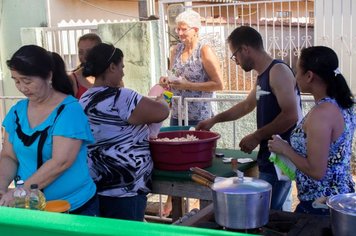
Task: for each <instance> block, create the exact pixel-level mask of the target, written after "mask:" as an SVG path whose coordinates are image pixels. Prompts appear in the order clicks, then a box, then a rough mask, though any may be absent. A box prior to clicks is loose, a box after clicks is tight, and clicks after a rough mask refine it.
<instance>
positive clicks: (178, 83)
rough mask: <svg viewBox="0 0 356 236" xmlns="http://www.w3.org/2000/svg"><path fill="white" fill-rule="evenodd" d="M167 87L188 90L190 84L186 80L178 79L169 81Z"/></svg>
mask: <svg viewBox="0 0 356 236" xmlns="http://www.w3.org/2000/svg"><path fill="white" fill-rule="evenodd" d="M168 84H169V86H170V87H172V88H175V89H182V90H183V89H184V90H189V88H190V87H189V84H190V82H189V81H188V80H187V79H186V78H182V77H180V79H177V80H171V81H169V82H168Z"/></svg>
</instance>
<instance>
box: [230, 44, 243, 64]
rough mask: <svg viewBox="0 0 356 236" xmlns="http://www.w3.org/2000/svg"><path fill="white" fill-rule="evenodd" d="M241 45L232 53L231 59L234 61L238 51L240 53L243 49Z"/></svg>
mask: <svg viewBox="0 0 356 236" xmlns="http://www.w3.org/2000/svg"><path fill="white" fill-rule="evenodd" d="M241 49H242V48H241V47H238V48H237V49H236V50H235V52H233V53H232V55H231V57H230V59H231V60H232V61H234V62H236V56H235V55H236V53H238V52H239V51H241Z"/></svg>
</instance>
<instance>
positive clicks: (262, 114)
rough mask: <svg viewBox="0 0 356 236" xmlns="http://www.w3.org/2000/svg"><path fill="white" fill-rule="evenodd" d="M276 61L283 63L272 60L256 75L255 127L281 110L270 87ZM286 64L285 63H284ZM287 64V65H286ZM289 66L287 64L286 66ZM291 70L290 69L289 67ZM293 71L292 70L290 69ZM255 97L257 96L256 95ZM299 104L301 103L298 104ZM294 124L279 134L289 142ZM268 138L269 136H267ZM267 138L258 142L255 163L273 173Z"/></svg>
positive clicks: (262, 169) (265, 170)
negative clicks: (272, 69) (272, 70)
mask: <svg viewBox="0 0 356 236" xmlns="http://www.w3.org/2000/svg"><path fill="white" fill-rule="evenodd" d="M278 63H283V64H285V63H284V62H283V61H280V60H273V61H272V63H271V64H270V65H269V66H268V68H267V69H266V70H265V71H264V72H263V73H262V74H260V75H259V76H258V77H257V89H256V94H261V95H260V96H259V99H258V100H257V112H256V115H257V128H258V129H259V128H261V127H263V126H265V125H267V124H269V123H270V122H272V121H273V120H274V119H275V118H276V117H277V116H278V114H279V113H280V112H281V108H280V107H279V105H278V102H277V98H276V96H275V95H274V94H273V92H272V89H271V87H270V83H269V81H270V76H269V74H270V70H271V68H272V67H273V66H274V65H275V64H278ZM285 65H286V64H285ZM287 66H288V65H287ZM288 67H289V66H288ZM291 71H292V69H291ZM292 72H293V71H292ZM296 89H297V94H298V96H300V92H299V90H298V88H296ZM264 92H269V94H264ZM256 97H257V96H256ZM300 106H301V104H300ZM294 127H295V125H294V126H293V127H291V128H290V129H289V130H288V131H287V132H285V133H283V134H280V136H281V137H282V138H283V139H284V140H287V141H288V142H289V138H290V135H291V132H292V130H293V129H294ZM268 139H269V138H268ZM268 139H266V140H262V141H261V143H260V149H259V152H258V155H257V163H258V166H259V170H260V172H268V173H275V169H274V166H273V163H271V162H270V161H269V160H268V157H269V156H270V152H269V151H268V147H267V142H268Z"/></svg>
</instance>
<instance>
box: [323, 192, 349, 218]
mask: <svg viewBox="0 0 356 236" xmlns="http://www.w3.org/2000/svg"><path fill="white" fill-rule="evenodd" d="M326 204H327V205H328V206H329V207H330V208H331V209H334V210H336V211H339V212H341V213H345V214H348V215H353V216H356V193H346V194H338V195H335V196H332V197H330V198H328V200H327V202H326Z"/></svg>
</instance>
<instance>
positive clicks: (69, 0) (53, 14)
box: [48, 0, 139, 27]
mask: <svg viewBox="0 0 356 236" xmlns="http://www.w3.org/2000/svg"><path fill="white" fill-rule="evenodd" d="M48 12H49V18H50V25H49V26H52V27H56V26H58V25H59V24H60V23H61V22H62V23H63V21H65V22H69V21H74V22H78V21H81V22H93V21H94V20H95V21H96V22H100V21H104V22H107V21H109V20H110V21H111V22H113V21H117V22H120V21H121V20H138V19H139V10H138V1H137V0H136V1H135V0H124V1H117V0H116V1H115V0H90V1H80V0H50V1H49V7H48Z"/></svg>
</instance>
